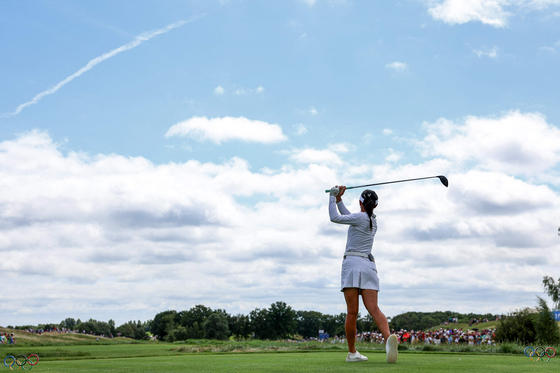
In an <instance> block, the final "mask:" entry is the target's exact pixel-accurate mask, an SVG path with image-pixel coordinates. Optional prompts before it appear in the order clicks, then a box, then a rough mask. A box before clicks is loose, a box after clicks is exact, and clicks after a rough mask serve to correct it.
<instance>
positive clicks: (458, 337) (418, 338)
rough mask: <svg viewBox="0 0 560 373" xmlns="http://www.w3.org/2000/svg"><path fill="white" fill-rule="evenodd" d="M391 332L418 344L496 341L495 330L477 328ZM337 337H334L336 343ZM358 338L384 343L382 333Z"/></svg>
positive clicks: (487, 342)
mask: <svg viewBox="0 0 560 373" xmlns="http://www.w3.org/2000/svg"><path fill="white" fill-rule="evenodd" d="M391 333H394V334H396V335H397V338H398V341H399V343H410V344H417V343H423V344H426V345H430V344H434V345H440V344H450V345H451V344H456V345H458V344H468V345H481V344H487V345H491V344H494V343H495V330H494V329H483V330H479V329H477V328H473V329H468V330H463V329H461V328H459V329H453V328H440V329H438V330H434V331H428V332H424V331H421V330H420V331H414V330H411V331H408V330H402V329H401V330H399V331H395V330H392V331H391ZM336 339H337V337H336V336H335V338H334V339H333V341H334V342H333V343H336ZM357 340H358V341H360V342H376V343H384V342H383V336H382V335H381V333H376V332H364V333H360V334H358V335H357Z"/></svg>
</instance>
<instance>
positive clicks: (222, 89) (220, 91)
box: [214, 85, 225, 95]
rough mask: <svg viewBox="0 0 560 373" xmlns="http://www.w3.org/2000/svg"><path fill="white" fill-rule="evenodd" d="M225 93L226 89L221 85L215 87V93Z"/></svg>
mask: <svg viewBox="0 0 560 373" xmlns="http://www.w3.org/2000/svg"><path fill="white" fill-rule="evenodd" d="M224 93H225V89H224V88H223V87H222V86H221V85H219V86H217V87H216V88H214V94H215V95H223V94H224Z"/></svg>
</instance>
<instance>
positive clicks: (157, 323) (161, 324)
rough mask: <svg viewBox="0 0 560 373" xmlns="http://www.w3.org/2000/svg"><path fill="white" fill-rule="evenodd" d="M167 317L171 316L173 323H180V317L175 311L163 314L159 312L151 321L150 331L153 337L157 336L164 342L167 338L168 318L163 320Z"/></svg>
mask: <svg viewBox="0 0 560 373" xmlns="http://www.w3.org/2000/svg"><path fill="white" fill-rule="evenodd" d="M168 315H173V316H172V320H173V322H174V323H175V322H179V321H180V317H179V315H178V314H177V311H171V310H169V311H164V312H160V313H158V314H157V315H156V316H155V317H154V320H153V321H152V324H151V331H152V333H153V334H154V335H157V336H158V337H159V339H160V340H165V337H166V336H167V331H166V329H167V328H168V325H167V324H168V323H169V321H170V320H169V318H167V319H165V320H164V318H165V317H166V316H168ZM171 330H173V328H171Z"/></svg>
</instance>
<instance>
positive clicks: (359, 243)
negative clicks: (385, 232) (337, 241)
mask: <svg viewBox="0 0 560 373" xmlns="http://www.w3.org/2000/svg"><path fill="white" fill-rule="evenodd" d="M329 197H330V198H329V216H330V218H331V221H332V222H333V223H338V224H348V225H350V227H348V238H347V239H346V251H358V252H361V253H364V254H371V249H372V247H373V238H374V236H375V233H376V232H377V220H376V216H375V214H373V215H372V216H371V222H372V224H373V229H372V230H370V229H369V217H368V214H367V213H366V212H357V213H354V214H352V213H350V211H348V209H347V208H346V206H344V202H342V201H340V202H339V203H336V197H334V196H329ZM337 207H338V211H340V214H339V213H338V211H337Z"/></svg>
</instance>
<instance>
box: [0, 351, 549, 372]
mask: <svg viewBox="0 0 560 373" xmlns="http://www.w3.org/2000/svg"><path fill="white" fill-rule="evenodd" d="M365 355H366V356H368V357H369V361H367V362H363V363H346V362H345V357H346V353H344V352H310V353H243V354H188V355H181V354H180V355H171V356H158V357H136V358H119V359H80V360H59V361H41V362H40V363H39V365H38V366H37V367H35V368H34V369H33V371H34V372H39V371H40V372H129V373H130V372H240V373H241V372H317V371H321V372H371V371H376V372H380V371H383V372H411V371H414V372H450V371H460V372H481V371H482V372H558V371H559V370H560V359H552V360H551V361H549V362H532V361H530V360H529V359H528V358H526V357H524V356H504V355H460V354H418V353H401V354H400V355H399V360H398V362H397V364H394V365H389V364H387V363H385V354H382V353H365ZM3 369H4V370H5V371H8V369H6V368H3Z"/></svg>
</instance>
